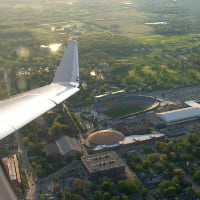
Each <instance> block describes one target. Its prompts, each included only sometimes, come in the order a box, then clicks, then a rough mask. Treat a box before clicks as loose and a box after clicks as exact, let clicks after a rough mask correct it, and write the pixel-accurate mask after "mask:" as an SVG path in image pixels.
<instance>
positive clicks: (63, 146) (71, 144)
mask: <svg viewBox="0 0 200 200" xmlns="http://www.w3.org/2000/svg"><path fill="white" fill-rule="evenodd" d="M56 145H57V148H58V150H59V152H60V154H61V155H65V154H67V153H69V152H70V151H77V152H82V148H81V145H80V143H78V141H77V140H76V138H72V137H68V136H66V135H65V136H63V137H61V138H60V139H58V140H56Z"/></svg>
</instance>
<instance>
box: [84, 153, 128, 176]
mask: <svg viewBox="0 0 200 200" xmlns="http://www.w3.org/2000/svg"><path fill="white" fill-rule="evenodd" d="M81 160H82V163H83V165H84V167H85V169H86V171H87V173H88V175H89V176H90V177H91V178H103V177H105V176H125V166H126V164H125V163H124V162H123V161H122V160H121V159H120V157H119V156H118V155H117V154H116V153H115V152H114V151H109V152H101V153H96V154H91V155H87V156H82V157H81Z"/></svg>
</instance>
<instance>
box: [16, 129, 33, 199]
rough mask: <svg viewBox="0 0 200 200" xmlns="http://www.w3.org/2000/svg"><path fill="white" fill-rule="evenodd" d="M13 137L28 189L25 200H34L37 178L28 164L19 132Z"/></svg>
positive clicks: (25, 150)
mask: <svg viewBox="0 0 200 200" xmlns="http://www.w3.org/2000/svg"><path fill="white" fill-rule="evenodd" d="M15 137H16V140H17V143H18V153H19V154H20V155H21V158H22V159H21V166H22V169H24V170H25V174H26V177H27V180H28V186H29V189H28V190H27V193H26V199H27V200H35V199H36V196H35V192H36V183H35V181H36V180H37V178H36V177H37V176H36V174H35V171H34V170H33V168H32V166H31V164H30V163H29V160H28V156H27V149H26V148H25V147H24V144H23V142H22V136H21V134H20V132H19V131H16V133H15Z"/></svg>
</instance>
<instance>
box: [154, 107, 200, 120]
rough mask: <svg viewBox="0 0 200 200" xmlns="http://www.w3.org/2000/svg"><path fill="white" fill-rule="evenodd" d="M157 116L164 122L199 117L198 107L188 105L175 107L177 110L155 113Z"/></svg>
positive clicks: (199, 110) (199, 109)
mask: <svg viewBox="0 0 200 200" xmlns="http://www.w3.org/2000/svg"><path fill="white" fill-rule="evenodd" d="M157 116H158V117H160V118H161V119H163V120H164V121H166V122H174V121H180V120H185V119H189V118H194V117H199V116H200V108H197V107H189V108H183V109H177V110H172V111H167V112H162V113H157Z"/></svg>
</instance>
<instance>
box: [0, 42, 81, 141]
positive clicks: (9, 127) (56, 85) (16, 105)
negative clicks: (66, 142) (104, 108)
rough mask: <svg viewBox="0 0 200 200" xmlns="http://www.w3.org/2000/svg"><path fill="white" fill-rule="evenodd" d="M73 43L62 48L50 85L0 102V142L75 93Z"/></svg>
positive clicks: (76, 74)
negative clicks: (62, 53) (60, 57)
mask: <svg viewBox="0 0 200 200" xmlns="http://www.w3.org/2000/svg"><path fill="white" fill-rule="evenodd" d="M78 86H79V64H78V47H77V42H76V41H74V40H72V41H70V43H69V45H68V46H67V48H66V49H65V52H64V56H63V57H62V59H61V62H60V64H59V67H58V69H57V71H56V74H55V77H54V79H53V81H52V83H51V84H49V85H46V86H43V87H40V88H37V89H33V90H30V91H27V92H24V93H21V94H19V95H16V96H13V97H11V98H9V99H6V100H2V101H0V139H3V138H4V137H6V136H8V135H9V134H11V133H13V132H14V131H16V130H18V129H20V128H21V127H23V126H24V125H26V124H27V123H29V122H31V121H32V120H34V119H36V118H37V117H39V116H41V115H42V114H43V113H45V112H47V111H49V110H50V109H52V108H53V107H55V106H56V105H57V104H59V103H61V102H63V101H64V100H66V99H67V98H69V97H70V96H72V95H73V94H75V93H76V92H78V91H79V88H78Z"/></svg>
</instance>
